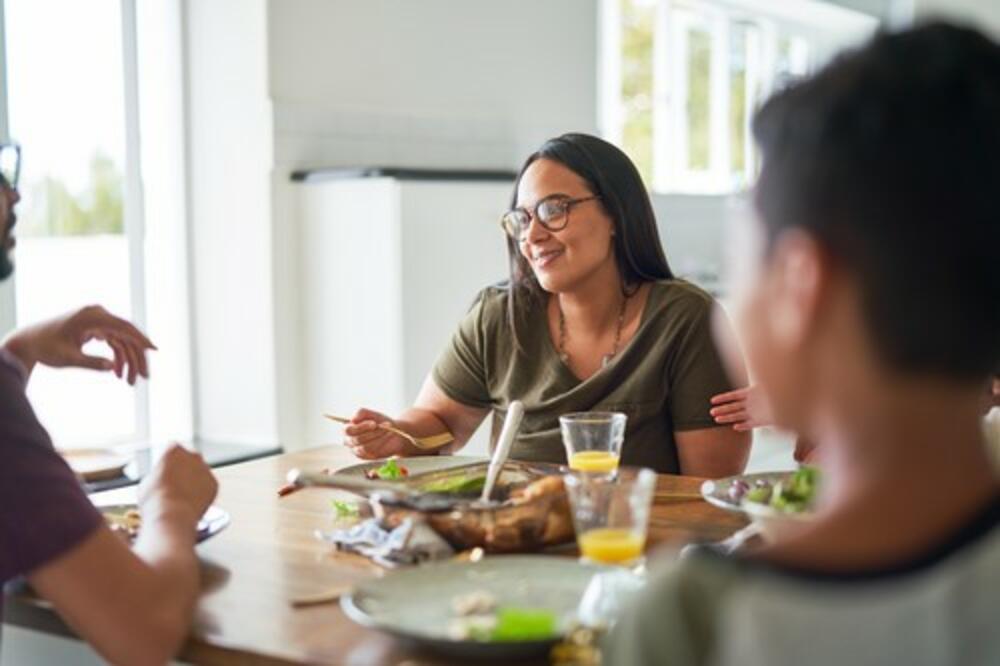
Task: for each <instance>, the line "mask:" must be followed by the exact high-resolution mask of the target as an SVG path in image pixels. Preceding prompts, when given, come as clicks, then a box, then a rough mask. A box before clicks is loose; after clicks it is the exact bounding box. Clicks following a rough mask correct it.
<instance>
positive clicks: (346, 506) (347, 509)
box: [331, 500, 359, 518]
mask: <svg viewBox="0 0 1000 666" xmlns="http://www.w3.org/2000/svg"><path fill="white" fill-rule="evenodd" d="M331 504H332V506H333V512H334V513H335V514H336V516H337V518H357V517H358V514H359V509H358V505H357V504H356V503H355V502H345V501H343V500H333V501H332V502H331Z"/></svg>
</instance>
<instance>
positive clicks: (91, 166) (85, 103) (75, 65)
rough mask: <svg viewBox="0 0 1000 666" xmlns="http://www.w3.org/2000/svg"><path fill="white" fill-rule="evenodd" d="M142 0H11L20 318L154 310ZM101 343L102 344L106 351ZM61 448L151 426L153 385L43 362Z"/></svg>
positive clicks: (45, 392)
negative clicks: (142, 129)
mask: <svg viewBox="0 0 1000 666" xmlns="http://www.w3.org/2000/svg"><path fill="white" fill-rule="evenodd" d="M134 7H135V5H134V2H122V1H121V0H90V1H89V2H85V3H82V2H78V1H77V0H6V1H5V2H4V7H3V9H4V26H5V30H4V46H5V51H6V77H5V78H6V84H7V91H6V92H7V113H8V125H9V133H10V135H11V136H12V137H14V138H15V139H16V140H18V141H19V142H20V143H21V144H22V145H23V147H24V152H23V155H24V158H23V171H22V180H21V186H20V191H21V195H22V201H21V203H20V205H19V206H18V224H17V232H16V234H17V240H18V245H17V249H16V252H15V262H16V266H17V269H16V273H15V276H16V277H15V280H16V282H15V285H16V289H15V302H16V309H15V321H16V322H17V324H18V325H24V324H27V323H31V322H34V321H38V320H40V319H45V318H49V317H52V316H55V315H58V314H62V313H64V312H67V311H69V310H72V309H74V308H78V307H80V306H82V305H86V304H89V303H100V304H102V305H104V306H105V307H107V308H108V309H109V310H111V311H112V312H114V313H116V314H118V315H120V316H123V317H126V318H129V319H131V320H132V321H135V322H137V323H138V324H139V325H140V326H142V325H143V320H144V300H143V295H144V292H143V286H142V285H143V281H142V275H143V256H142V252H141V247H142V219H141V207H140V206H136V205H134V204H133V203H130V202H134V201H135V199H134V197H135V196H136V193H137V192H138V191H139V190H138V185H139V180H138V164H137V160H136V159H135V156H136V155H137V152H135V151H136V150H137V147H136V145H135V143H136V141H137V134H136V133H135V132H134V131H133V130H132V128H134V127H136V122H137V119H136V118H137V107H136V104H135V102H134V99H135V97H134V95H135V81H134V80H132V81H130V80H129V75H128V74H126V73H127V72H132V73H133V75H134V72H135V50H134V30H135V23H134ZM101 347H102V345H101V344H98V343H93V349H94V351H95V352H99V351H100V348H101ZM28 393H29V396H30V397H31V399H32V403H33V404H34V405H35V407H36V410H37V412H38V415H39V418H40V420H41V421H42V423H43V424H45V425H46V427H47V428H48V429H49V431H50V433H51V434H52V437H53V439H54V440H55V441H56V442H57V443H58V445H59V446H63V447H72V446H94V445H106V444H111V443H115V442H121V441H136V440H142V439H145V438H146V437H147V436H148V418H147V414H148V399H147V390H146V387H145V385H141V384H140V385H138V386H137V388H133V387H129V386H128V385H127V384H125V383H123V382H121V381H119V380H117V379H116V378H115V377H114V376H113V375H109V374H103V373H102V374H98V373H94V372H91V371H86V370H75V369H74V370H59V371H54V370H51V369H49V368H43V367H39V368H37V369H36V370H35V371H34V374H33V376H32V381H31V383H30V384H29V387H28Z"/></svg>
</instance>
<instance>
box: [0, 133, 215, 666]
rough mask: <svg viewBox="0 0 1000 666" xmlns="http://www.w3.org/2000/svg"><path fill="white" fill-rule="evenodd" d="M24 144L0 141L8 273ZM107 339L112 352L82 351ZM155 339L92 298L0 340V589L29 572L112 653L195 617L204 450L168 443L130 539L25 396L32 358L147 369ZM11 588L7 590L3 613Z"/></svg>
mask: <svg viewBox="0 0 1000 666" xmlns="http://www.w3.org/2000/svg"><path fill="white" fill-rule="evenodd" d="M19 164H20V148H19V147H17V146H15V145H13V144H2V145H0V165H3V172H2V173H0V279H4V278H7V277H9V276H10V274H11V273H12V272H13V270H14V264H13V262H12V261H11V259H10V250H11V249H12V248H13V246H14V238H13V235H12V229H13V227H14V223H15V221H16V216H15V214H14V206H15V205H16V204H17V202H18V201H19V199H20V197H19V195H18V192H17V176H18V166H19ZM90 340H103V341H105V342H106V343H107V344H108V345H109V347H110V348H111V350H112V352H113V357H112V358H103V357H101V356H92V355H89V354H87V353H85V352H84V351H83V346H84V345H85V344H86V343H87V342H88V341H90ZM150 349H155V347H153V344H152V342H150V341H149V339H148V338H147V337H146V336H145V335H144V334H143V333H142V332H141V331H139V329H137V328H136V327H135V326H133V325H132V324H131V323H129V322H127V321H125V320H123V319H120V318H118V317H115V316H114V315H112V314H110V313H109V312H107V311H106V310H104V309H103V308H101V307H98V306H89V307H85V308H81V309H80V310H78V311H76V312H73V313H70V314H68V315H66V316H63V317H58V318H56V319H52V320H50V321H45V322H41V323H39V324H35V325H32V326H30V327H27V328H24V329H21V330H18V331H15V332H14V333H13V334H11V335H10V336H9V337H8V338H7V339H6V340H5V341H4V343H3V345H2V346H0V588H2V587H3V584H4V583H6V582H7V581H8V580H11V579H12V578H15V577H17V576H25V577H26V578H27V580H28V582H29V583H30V584H31V586H32V588H34V590H35V591H36V592H37V593H38V594H39V595H41V596H42V597H43V598H45V599H47V600H48V601H49V602H51V603H52V605H53V606H54V607H55V610H56V611H57V612H58V613H59V614H60V615H61V616H62V618H63V619H64V620H65V621H66V622H67V624H69V625H70V627H72V628H73V629H74V630H75V631H76V632H77V633H78V634H79V635H80V636H81V638H83V639H84V640H86V641H88V642H89V643H90V644H91V645H93V647H94V648H95V649H96V650H97V651H98V652H99V653H100V654H101V656H102V657H104V658H105V659H107V660H108V661H110V662H112V663H116V664H163V663H166V662H167V661H169V660H170V658H171V657H172V656H173V655H174V654H175V653H176V652H177V650H178V648H179V647H180V644H181V642H182V641H183V640H184V638H185V637H186V636H187V634H188V632H189V631H190V626H191V616H192V614H193V612H194V604H195V600H196V598H197V595H198V593H199V590H200V584H199V571H198V560H197V557H196V555H195V553H194V542H195V535H196V525H197V523H198V520H199V519H200V517H201V515H202V513H204V511H205V510H206V509H207V508H208V506H209V504H210V503H211V502H212V499H213V498H214V497H215V493H216V489H217V484H216V481H215V478H214V476H213V475H212V472H211V471H210V470H209V469H208V467H207V466H206V465H205V462H204V461H203V460H202V459H201V456H199V455H198V454H196V453H191V452H188V451H186V450H184V449H183V448H181V447H180V446H174V447H172V448H171V449H169V450H168V451H167V452H166V453H165V454H164V455H163V458H162V459H161V460H160V461H159V463H158V464H157V466H156V468H155V469H154V470H153V471H152V472H151V473H150V474H149V476H148V477H146V479H144V480H143V483H142V485H141V486H140V490H139V505H140V509H141V514H142V530H141V531H140V533H139V537H138V539H137V541H136V543H135V545H134V547H133V548H131V549H130V548H129V546H128V545H127V544H126V543H125V542H124V541H123V540H122V539H121V538H120V537H119V536H117V535H115V534H113V533H112V531H111V530H110V529H109V528H108V526H107V525H105V523H104V520H103V519H102V517H101V514H100V513H98V511H97V510H96V509H95V508H94V506H93V505H92V504H91V502H90V500H88V499H87V496H86V495H85V494H84V492H83V489H82V488H81V487H80V483H79V481H77V479H76V477H75V476H74V475H73V472H72V471H71V470H70V468H69V466H68V465H67V464H66V462H65V461H64V460H63V459H62V458H61V457H60V456H59V454H58V453H56V451H55V449H54V448H53V446H52V441H51V440H50V439H49V436H48V434H47V433H46V432H45V429H44V428H43V427H42V425H41V424H40V423H39V422H38V419H37V418H36V417H35V414H34V411H33V410H32V408H31V405H30V404H29V402H28V399H27V396H26V395H25V385H26V384H27V382H28V380H29V378H30V377H31V372H32V369H33V368H34V367H35V365H36V364H39V363H41V364H43V365H48V366H53V367H80V368H90V369H92V370H98V371H102V372H114V373H115V374H116V375H117V376H118V377H122V378H124V379H127V381H128V382H129V384H134V383H135V381H136V379H137V378H138V377H139V376H143V377H147V376H148V370H147V363H146V353H147V351H148V350H150ZM2 615H3V596H2V593H0V617H2Z"/></svg>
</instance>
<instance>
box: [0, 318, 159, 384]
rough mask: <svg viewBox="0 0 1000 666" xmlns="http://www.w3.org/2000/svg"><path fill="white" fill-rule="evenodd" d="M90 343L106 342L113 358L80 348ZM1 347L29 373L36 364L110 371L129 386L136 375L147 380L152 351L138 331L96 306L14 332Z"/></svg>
mask: <svg viewBox="0 0 1000 666" xmlns="http://www.w3.org/2000/svg"><path fill="white" fill-rule="evenodd" d="M91 340H101V341H103V342H106V343H107V344H108V346H109V347H111V351H112V352H113V354H114V356H113V358H110V359H108V358H104V357H103V356H91V355H89V354H86V353H84V351H83V347H84V345H85V344H87V343H88V342H90V341H91ZM5 347H6V348H7V349H8V350H9V351H10V352H11V353H13V354H14V355H15V356H17V357H18V358H19V359H20V360H21V362H22V363H23V364H24V367H25V369H26V370H27V371H28V373H29V374H30V373H31V370H32V369H33V368H34V366H35V364H36V363H41V364H43V365H48V366H51V367H53V368H66V367H74V368H89V369H91V370H100V371H105V372H106V371H109V370H110V371H113V372H114V373H115V375H116V376H118V377H123V376H127V381H128V383H129V384H135V380H136V377H138V376H142V377H146V378H148V377H149V365H148V364H147V362H146V352H147V351H149V350H150V349H156V346H155V345H153V343H152V342H150V340H149V338H147V337H146V336H145V335H144V334H143V333H142V331H140V330H139V329H138V328H136V327H135V326H133V325H132V324H131V323H129V322H127V321H125V320H124V319H122V318H120V317H116V316H115V315H113V314H111V313H110V312H108V311H107V310H105V309H104V308H102V307H101V306H99V305H91V306H88V307H85V308H81V309H80V310H77V311H76V312H72V313H70V314H67V315H63V316H62V317H57V318H55V319H50V320H48V321H43V322H40V323H38V324H34V325H32V326H28V327H26V328H23V329H21V330H18V331H15V332H14V333H13V334H11V336H10V337H9V338H8V339H7V341H6V342H5Z"/></svg>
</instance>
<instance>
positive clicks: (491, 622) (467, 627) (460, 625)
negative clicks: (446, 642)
mask: <svg viewBox="0 0 1000 666" xmlns="http://www.w3.org/2000/svg"><path fill="white" fill-rule="evenodd" d="M451 605H452V609H453V610H454V611H455V614H456V615H458V617H456V618H454V619H452V621H451V622H450V623H449V625H448V637H449V638H451V639H452V640H457V641H467V640H473V641H483V642H523V641H543V640H548V639H551V638H555V637H556V635H557V632H558V629H557V621H556V615H555V613H553V612H552V611H550V610H547V609H544V608H519V607H515V606H499V607H498V606H497V600H496V597H494V596H493V595H492V594H490V593H489V592H486V591H483V590H477V591H474V592H470V593H468V594H462V595H459V596H457V597H455V598H454V599H452V602H451Z"/></svg>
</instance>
